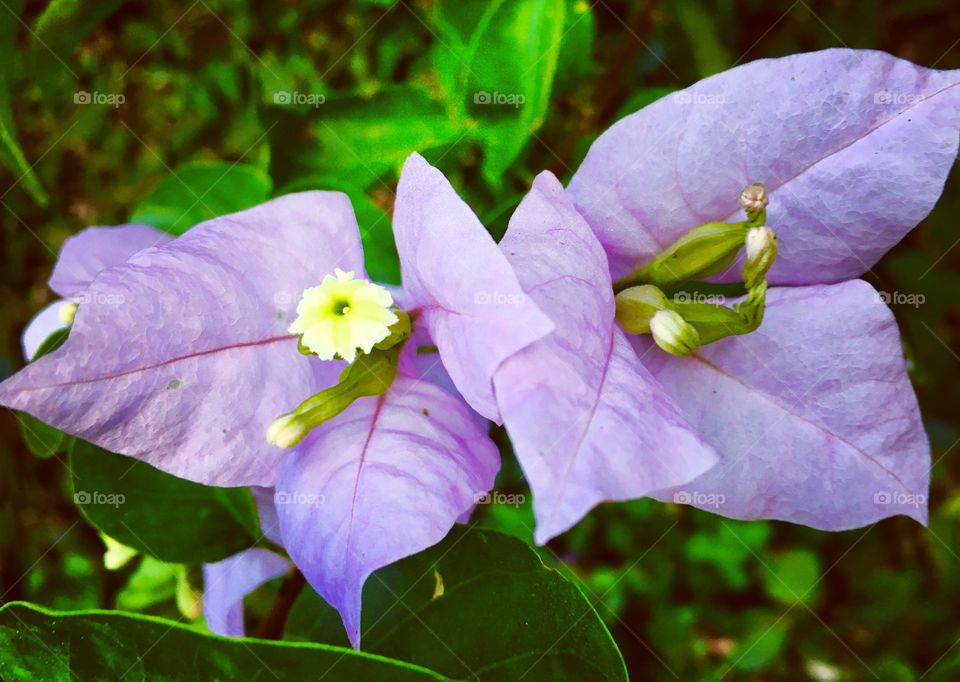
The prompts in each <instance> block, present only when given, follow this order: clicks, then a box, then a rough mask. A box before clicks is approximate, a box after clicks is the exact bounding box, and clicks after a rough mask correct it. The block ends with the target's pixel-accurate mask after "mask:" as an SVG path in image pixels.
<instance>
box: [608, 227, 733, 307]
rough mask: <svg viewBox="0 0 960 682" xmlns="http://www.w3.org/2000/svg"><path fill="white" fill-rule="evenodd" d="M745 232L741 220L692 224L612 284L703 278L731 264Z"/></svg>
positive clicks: (659, 283)
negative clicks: (649, 259)
mask: <svg viewBox="0 0 960 682" xmlns="http://www.w3.org/2000/svg"><path fill="white" fill-rule="evenodd" d="M746 233H747V226H746V225H745V224H744V223H716V222H715V223H705V224H703V225H700V226H699V227H695V228H693V229H692V230H690V231H689V232H687V233H686V234H685V235H683V236H682V237H680V238H679V239H678V240H677V241H675V242H673V243H672V244H671V245H670V246H668V247H667V248H665V249H664V250H663V251H661V252H660V253H659V254H658V255H657V257H656V258H654V259H653V260H652V261H650V262H649V263H648V264H647V265H645V266H643V267H642V268H640V269H639V270H637V271H636V272H634V273H633V274H632V275H628V276H627V277H625V278H623V279H621V280H619V281H618V282H616V283H615V284H614V289H615V290H616V291H623V290H624V289H626V288H627V287H629V286H633V285H636V284H653V285H655V286H658V287H671V286H676V285H678V284H683V283H684V282H689V281H691V280H696V279H706V278H707V277H710V276H711V275H715V274H717V273H718V272H722V271H723V270H724V269H725V268H727V267H729V266H730V264H731V263H733V261H734V259H735V258H736V256H737V253H739V252H740V249H741V248H742V247H743V240H744V237H745V236H746Z"/></svg>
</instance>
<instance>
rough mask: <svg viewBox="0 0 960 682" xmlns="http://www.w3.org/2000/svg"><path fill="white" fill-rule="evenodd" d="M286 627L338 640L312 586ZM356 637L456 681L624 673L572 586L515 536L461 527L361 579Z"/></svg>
mask: <svg viewBox="0 0 960 682" xmlns="http://www.w3.org/2000/svg"><path fill="white" fill-rule="evenodd" d="M287 632H288V633H289V634H291V635H292V636H296V637H304V638H309V639H313V640H320V641H345V638H344V635H343V634H342V626H341V625H340V623H339V618H337V616H336V614H335V613H334V612H333V611H332V610H331V609H330V608H329V607H328V606H326V605H325V604H324V603H323V602H322V601H321V600H320V599H319V597H317V596H316V595H314V594H313V593H309V594H304V595H303V596H302V597H301V598H300V600H298V602H297V604H296V605H295V606H294V610H293V612H292V613H291V618H290V621H289V622H288V628H287ZM361 645H362V646H363V648H364V650H365V651H372V652H375V653H378V654H382V655H384V656H390V657H395V658H402V659H403V660H407V661H410V662H412V663H416V664H418V665H423V666H426V667H428V668H430V669H431V670H437V671H439V672H441V673H443V674H445V675H448V676H450V677H453V678H457V679H464V678H466V679H477V678H479V679H481V680H513V679H520V678H521V677H522V678H523V679H524V680H525V681H528V682H532V681H534V680H625V679H626V671H625V669H624V665H623V660H622V659H621V657H620V653H619V651H618V650H617V648H616V645H615V644H614V642H613V640H612V639H611V637H610V634H609V632H608V631H607V629H606V627H605V626H604V624H603V622H602V621H601V620H600V618H599V617H598V616H597V613H596V611H594V609H593V607H592V606H591V605H590V604H589V603H588V602H587V600H586V599H585V598H584V596H583V595H582V594H581V593H580V591H579V590H578V589H577V587H576V586H574V585H573V584H572V583H570V582H568V581H567V580H566V579H565V578H564V577H563V576H561V575H560V573H558V572H557V571H554V570H552V569H550V568H547V567H546V566H545V565H544V564H543V562H542V561H541V560H540V558H539V556H537V554H536V553H535V552H534V551H533V550H532V549H531V548H530V547H529V546H528V545H526V544H525V543H523V542H521V541H520V540H517V539H516V538H513V537H509V536H506V535H502V534H500V533H495V532H492V531H485V530H477V529H467V528H464V527H463V526H458V527H456V528H455V529H454V530H453V531H452V532H451V533H450V534H449V535H448V536H447V538H446V539H445V540H444V541H443V542H441V543H440V544H438V545H436V546H434V547H432V548H430V549H428V550H426V551H425V552H421V553H420V554H417V555H415V556H413V557H410V558H408V559H404V560H403V561H400V562H398V563H396V564H394V565H392V566H388V567H386V568H384V569H381V570H380V571H377V572H376V573H375V574H374V575H373V576H372V577H371V578H370V579H368V580H367V583H366V586H365V588H364V592H363V630H362V639H361Z"/></svg>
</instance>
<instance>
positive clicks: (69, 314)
mask: <svg viewBox="0 0 960 682" xmlns="http://www.w3.org/2000/svg"><path fill="white" fill-rule="evenodd" d="M76 314H77V304H76V303H74V302H73V301H64V302H63V305H61V306H60V308H59V309H58V310H57V317H58V318H59V319H60V322H62V323H63V324H65V325H68V326H69V325H71V324H73V318H74V316H76Z"/></svg>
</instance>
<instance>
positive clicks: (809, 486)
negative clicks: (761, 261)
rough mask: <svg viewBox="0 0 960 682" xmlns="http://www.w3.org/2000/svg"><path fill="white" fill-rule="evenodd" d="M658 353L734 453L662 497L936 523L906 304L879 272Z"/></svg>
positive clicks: (672, 386)
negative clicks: (876, 282) (683, 351)
mask: <svg viewBox="0 0 960 682" xmlns="http://www.w3.org/2000/svg"><path fill="white" fill-rule="evenodd" d="M647 359H648V367H650V368H651V369H652V371H653V372H654V374H655V376H656V377H657V378H658V379H659V380H660V381H661V383H662V384H663V385H664V387H665V388H666V390H667V391H668V392H669V393H670V395H671V396H673V398H674V400H676V401H677V403H678V404H679V405H681V406H682V407H683V410H684V412H685V414H686V416H687V418H688V419H689V420H690V421H691V422H692V423H694V424H697V425H699V427H700V428H701V429H702V431H703V435H704V437H705V438H706V440H707V441H708V442H709V443H710V444H711V445H713V446H714V447H715V448H716V449H717V452H718V453H719V454H720V458H721V461H720V464H718V465H717V466H716V467H714V468H713V469H711V470H710V471H708V472H707V473H706V474H704V475H703V476H701V477H700V478H698V479H696V480H694V481H692V482H690V483H688V484H685V485H683V486H679V487H677V488H674V489H673V490H670V491H666V492H663V493H662V494H661V495H658V497H660V498H661V499H663V500H666V501H679V502H690V503H692V504H695V505H696V506H698V507H701V508H703V509H708V510H710V511H713V512H716V513H718V514H723V515H724V516H729V517H732V518H736V519H781V520H785V521H792V522H794V523H802V524H804V525H807V526H813V527H815V528H820V529H823V530H844V529H848V528H856V527H859V526H864V525H866V524H869V523H873V522H875V521H877V520H879V519H882V518H885V517H887V516H894V515H897V514H905V515H907V516H912V517H913V518H915V519H917V520H918V521H920V522H922V523H925V522H926V518H927V505H926V495H927V489H928V486H929V480H930V447H929V443H928V441H927V436H926V433H925V432H924V430H923V424H922V422H921V420H920V412H919V409H918V407H917V399H916V396H915V395H914V392H913V388H912V387H911V385H910V380H909V378H908V377H907V373H906V368H905V363H904V359H903V352H902V348H901V345H900V335H899V333H898V331H897V325H896V322H895V320H894V317H893V314H892V313H891V312H890V310H889V309H888V308H887V307H886V305H884V304H883V303H882V302H881V301H880V297H879V296H878V295H877V294H876V292H875V291H874V290H873V288H872V287H871V286H870V285H869V284H867V283H866V282H863V281H861V280H852V281H849V282H844V283H842V284H836V285H833V286H823V285H821V286H810V287H802V288H793V289H772V290H771V291H770V292H769V294H768V298H767V311H766V315H765V317H764V321H763V324H762V325H761V327H760V329H759V330H757V331H755V332H753V333H752V334H748V335H746V336H739V337H732V338H729V339H725V340H723V341H720V342H718V343H715V344H711V345H709V346H707V347H705V348H702V349H701V350H700V351H698V353H697V354H696V355H695V356H693V357H690V358H677V357H673V356H668V355H666V354H665V353H662V352H661V351H659V349H652V350H651V351H650V354H649V355H648V358H647Z"/></svg>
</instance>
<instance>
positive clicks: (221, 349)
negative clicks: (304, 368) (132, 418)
mask: <svg viewBox="0 0 960 682" xmlns="http://www.w3.org/2000/svg"><path fill="white" fill-rule="evenodd" d="M295 338H297V337H296V335H291V334H285V335H283V336H271V337H269V338H266V339H258V340H257V341H241V342H239V343H234V344H230V345H227V346H220V347H218V348H211V349H209V350H202V351H197V352H195V353H187V354H186V355H179V356H177V357H175V358H170V359H168V360H163V361H162V362H157V363H154V364H152V365H146V366H144V367H136V368H134V369H128V370H124V371H122V372H116V373H114V374H105V375H103V376H99V377H92V378H90V379H73V380H71V381H64V382H61V383H58V384H45V385H43V386H26V387H24V388H20V389H17V390H18V391H20V392H26V391H41V390H45V389H48V388H61V387H64V386H76V385H79V384H92V383H96V382H98V381H109V380H111V379H119V378H120V377H123V376H128V375H130V374H137V373H139V372H146V371H149V370H151V369H157V368H158V367H165V366H167V365H172V364H174V363H176V362H180V361H181V360H189V359H190V358H198V357H202V356H204V355H213V354H214V353H223V352H225V351H229V350H235V349H237V348H252V347H255V346H266V345H269V344H271V343H277V342H280V341H290V340H292V339H295Z"/></svg>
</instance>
